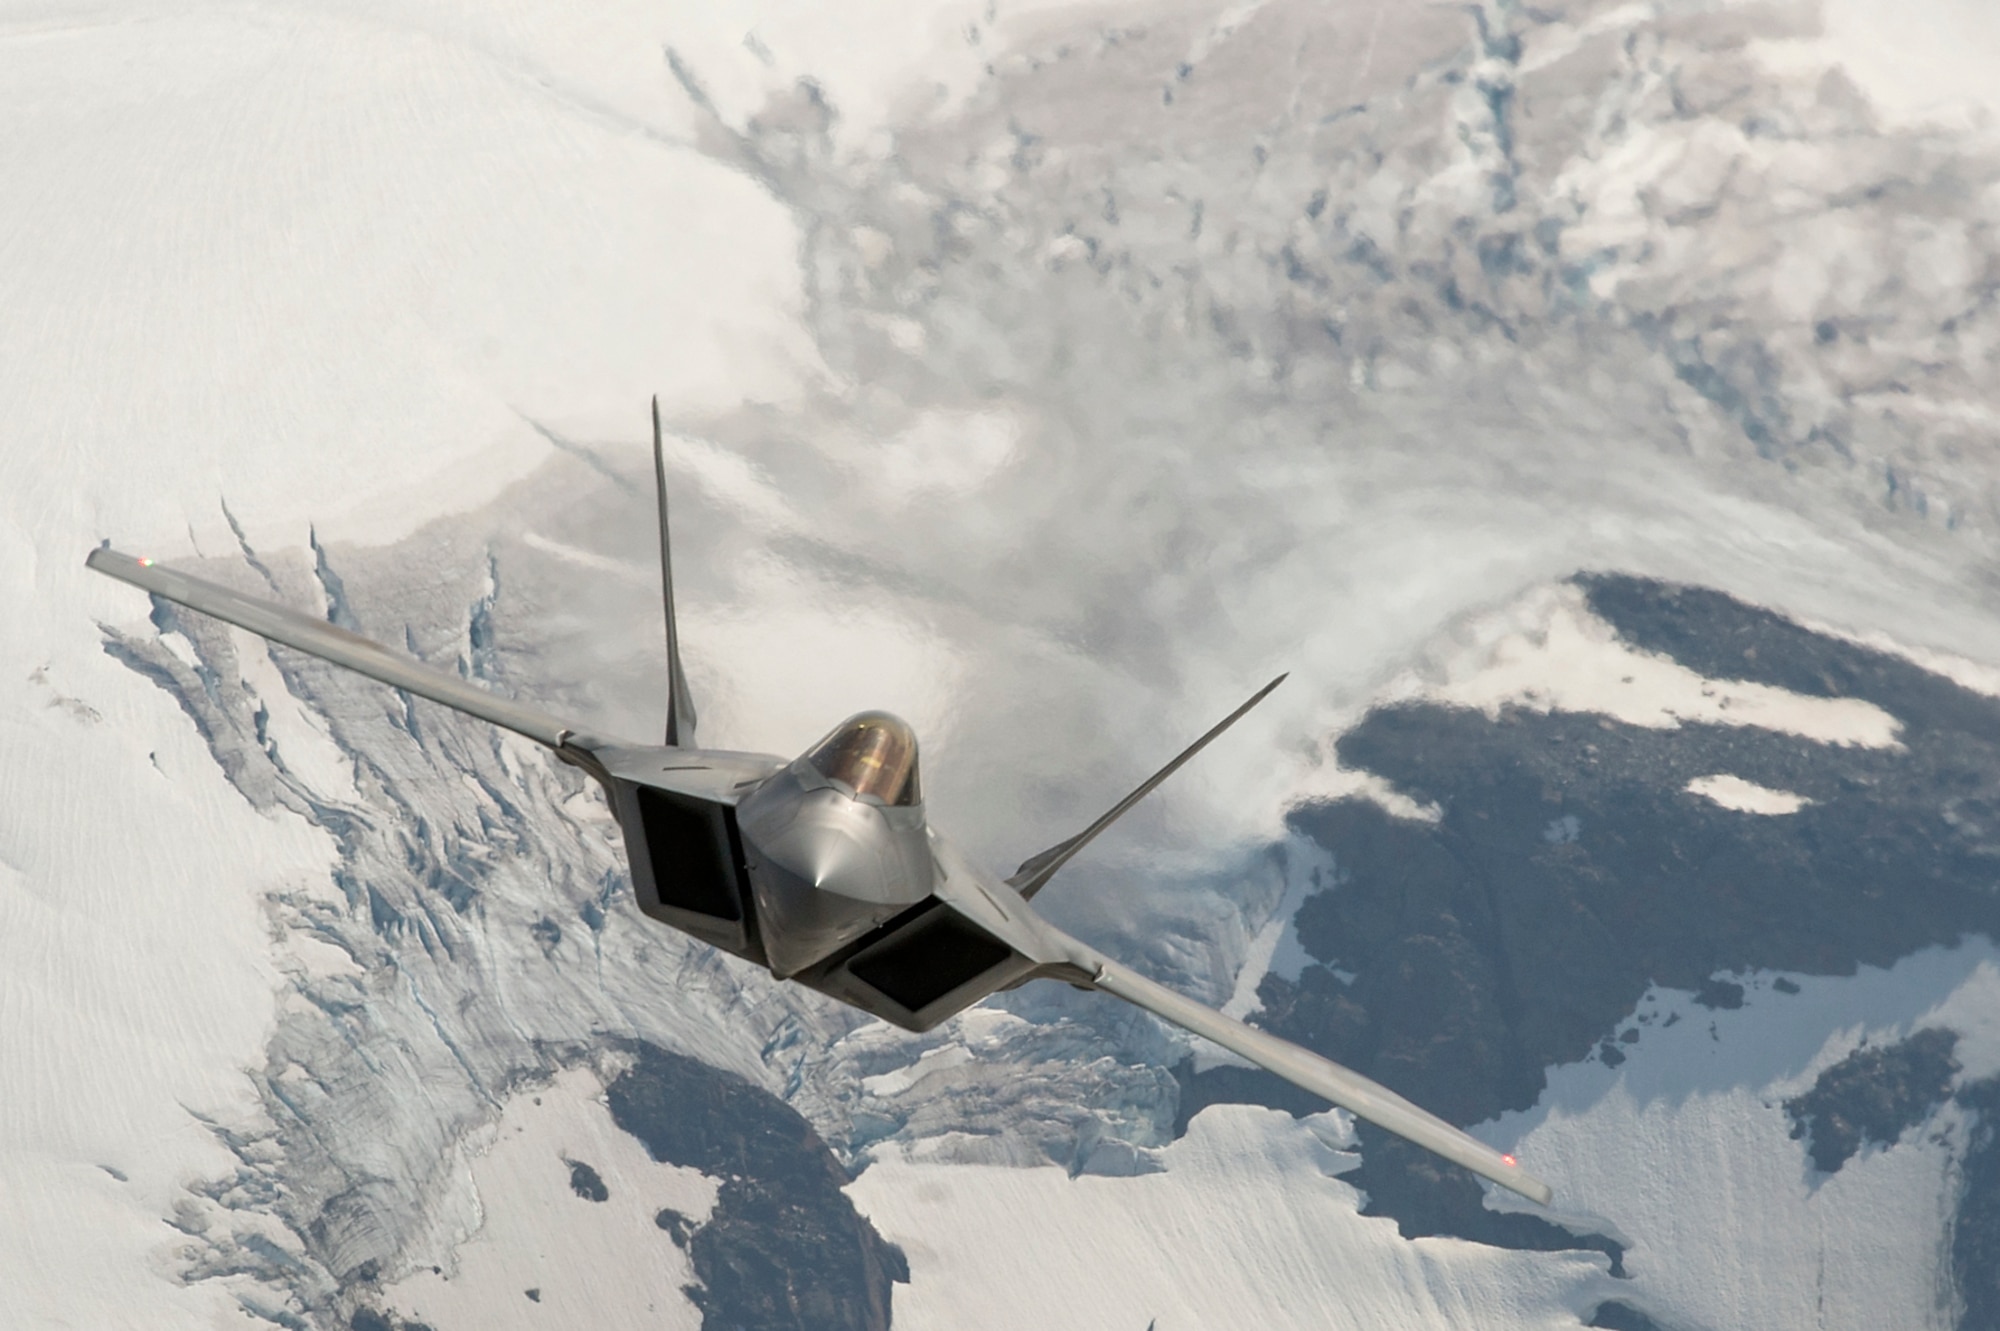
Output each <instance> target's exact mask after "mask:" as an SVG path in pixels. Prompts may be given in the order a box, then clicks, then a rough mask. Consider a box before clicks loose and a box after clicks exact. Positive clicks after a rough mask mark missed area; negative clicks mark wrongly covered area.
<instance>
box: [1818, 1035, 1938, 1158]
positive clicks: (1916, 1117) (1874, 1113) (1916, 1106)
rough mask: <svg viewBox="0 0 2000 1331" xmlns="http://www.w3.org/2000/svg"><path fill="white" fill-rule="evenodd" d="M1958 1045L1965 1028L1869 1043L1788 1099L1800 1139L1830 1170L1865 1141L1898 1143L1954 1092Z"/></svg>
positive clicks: (1865, 1143)
mask: <svg viewBox="0 0 2000 1331" xmlns="http://www.w3.org/2000/svg"><path fill="white" fill-rule="evenodd" d="M1957 1046H1958V1034H1957V1032H1955V1031H1948V1030H1943V1029H1941V1028H1938V1027H1935V1026H1933V1027H1930V1028H1928V1029H1926V1030H1921V1031H1918V1032H1916V1033H1915V1034H1914V1035H1912V1036H1910V1038H1909V1039H1907V1040H1899V1041H1897V1042H1896V1043H1895V1044H1892V1045H1881V1046H1877V1047H1874V1048H1870V1047H1868V1046H1866V1045H1864V1046H1862V1047H1861V1048H1859V1049H1857V1050H1855V1051H1854V1052H1853V1053H1851V1054H1849V1055H1848V1056H1847V1057H1846V1058H1843V1059H1841V1060H1840V1062H1838V1063H1836V1064H1834V1065H1833V1066H1832V1067H1830V1068H1828V1069H1827V1070H1826V1071H1824V1072H1822V1073H1820V1074H1819V1079H1818V1080H1817V1081H1815V1082H1814V1083H1813V1087H1812V1089H1811V1090H1810V1091H1807V1092H1806V1093H1805V1094H1804V1095H1800V1096H1796V1097H1794V1098H1793V1099H1790V1100H1787V1101H1785V1113H1786V1114H1787V1115H1789V1116H1790V1117H1791V1120H1792V1137H1793V1138H1794V1139H1795V1140H1796V1139H1799V1138H1803V1139H1805V1141H1806V1142H1807V1147H1806V1154H1808V1155H1810V1156H1811V1157H1812V1162H1813V1167H1814V1168H1816V1169H1818V1170H1819V1171H1820V1172H1821V1173H1823V1174H1831V1173H1834V1172H1836V1171H1837V1170H1838V1169H1839V1168H1840V1167H1841V1166H1842V1165H1844V1164H1846V1163H1847V1162H1848V1161H1849V1160H1852V1159H1853V1158H1854V1156H1855V1153H1856V1152H1858V1151H1860V1149H1861V1148H1862V1147H1863V1146H1866V1145H1869V1144H1871V1143H1872V1144H1874V1145H1878V1146H1891V1145H1894V1144H1895V1143H1896V1142H1897V1141H1898V1140H1899V1139H1900V1138H1901V1137H1902V1135H1903V1134H1904V1133H1905V1132H1908V1131H1909V1130H1910V1129H1911V1128H1913V1127H1915V1126H1916V1125H1917V1124H1919V1123H1921V1122H1923V1121H1924V1120H1925V1119H1927V1118H1929V1117H1930V1115H1931V1111H1932V1110H1934V1109H1936V1108H1937V1107H1938V1106H1939V1105H1940V1104H1942V1103H1943V1102H1944V1101H1946V1100H1948V1099H1950V1098H1951V1081H1952V1078H1953V1077H1955V1076H1957V1075H1958V1072H1959V1065H1958V1060H1957V1059H1955V1058H1953V1057H1952V1056H1951V1055H1952V1050H1953V1049H1955V1048H1956V1047H1957Z"/></svg>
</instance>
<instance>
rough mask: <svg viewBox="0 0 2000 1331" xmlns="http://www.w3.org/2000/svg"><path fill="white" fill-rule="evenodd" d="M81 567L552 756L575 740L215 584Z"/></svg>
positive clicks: (323, 625) (125, 566) (108, 563)
mask: <svg viewBox="0 0 2000 1331" xmlns="http://www.w3.org/2000/svg"><path fill="white" fill-rule="evenodd" d="M84 563H86V564H88V565H89V566H90V567H91V568H94V569H96V570H97V571H98V572H99V573H105V574H109V575H110V576H111V577H114V578H117V579H118V580H120V581H121V582H129V583H131V584H132V585H133V586H134V587H140V588H143V589H144V590H146V591H149V592H151V593H153V594H154V595H155V596H164V597H165V598H166V599H168V600H169V601H173V602H175V603H177V604H179V605H184V606H186V607H188V608H189V609H190V610H199V611H201V612H202V613H203V614H206V615H214V616H215V617H216V618H217V619H220V620H224V621H226V622H228V623H231V624H234V625H236V626H237V627H238V628H244V629H249V630H250V631H251V632H252V633H255V634H258V635H260V636H262V637H266V638H269V639H270V640H271V641H273V642H281V643H283V644H284V645H285V646H287V647H296V648H298V649H299V650H300V651H302V652H309V653H311V654H312V655H314V656H317V657H321V658H323V659H325V660H328V661H331V662H333V663H334V664H335V665H342V666H346V667H347V668H348V669H349V670H357V671H359V672H361V673H362V674H364V675H366V676H368V677H369V678H370V679H377V680H380V681H382V682H383V683H384V684H393V685H395V686H396V687H397V688H399V689H408V690H409V691H410V692H411V693H414V694H416V695H417V696H418V697H420V698H429V699H430V700H431V701H432V702H438V703H443V704H444V705H445V706H447V707H455V708H457V709H458V710H459V711H461V712H466V713H469V714H471V715H473V716H476V717H479V718H480V719H481V720H485V721H491V722H492V723H493V724H494V725H496V726H499V727H501V728H502V729H504V730H511V731H513V732H514V733H515V734H517V735H525V736H527V737H528V738H529V739H531V740H534V741H535V742H536V743H539V744H546V745H548V746H549V747H550V748H552V749H558V750H559V749H561V748H562V747H563V745H564V743H565V742H566V741H567V740H568V739H569V738H570V737H571V736H573V735H575V734H576V731H575V729H574V728H573V727H571V726H570V725H569V724H567V723H566V722H563V721H560V720H558V719H557V718H555V717H553V716H550V715H549V714H548V713H547V712H543V711H538V710H537V709H535V708H533V707H526V706H523V705H522V704H520V703H517V702H511V701H509V700H508V699H506V698H496V697H494V696H493V695H492V694H490V693H488V692H486V691H485V690H484V689H482V688H479V687H478V686H477V685H474V684H471V683H468V682H467V681H465V680H462V679H457V678H454V677H453V676H451V675H447V674H443V673H442V672H440V671H436V670H433V669H431V668H430V667H429V666H426V665H420V664H419V663H417V662H415V661H412V660H411V659H410V658H409V657H407V656H403V655H401V654H400V653H397V652H392V651H390V650H389V649H388V648H386V647H383V646H381V645H379V644H377V643H374V642H370V641H369V640H368V639H367V638H364V637H362V636H360V635H359V634H356V633H349V632H348V631H347V630H346V629H342V628H336V627H334V626H333V625H332V624H329V623H327V622H326V621H325V620H323V619H314V618H312V617H311V616H308V615H302V614H300V613H299V612H298V611H296V610H288V609H286V608H285V607H284V606H281V605H273V604H272V603H271V602H269V601H260V600H258V599H256V598H255V597H250V596H244V595H241V594H240V593H237V592H233V591H231V590H229V588H227V587H224V586H221V585H219V584H217V583H213V582H206V581H204V580H202V579H200V578H191V577H189V576H188V575H187V574H185V573H176V572H174V571H173V570H172V569H170V568H163V567H162V566H160V565H159V564H156V563H154V562H153V561H152V560H150V559H134V558H133V557H132V556H130V555H124V554H120V553H118V552H117V551H116V550H113V549H111V548H110V547H109V546H101V547H99V548H98V549H96V550H92V551H91V552H90V555H89V557H88V558H87V559H85V560H84Z"/></svg>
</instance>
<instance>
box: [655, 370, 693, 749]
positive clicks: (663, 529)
mask: <svg viewBox="0 0 2000 1331" xmlns="http://www.w3.org/2000/svg"><path fill="white" fill-rule="evenodd" d="M653 485H654V488H655V489H656V490H657V491H658V494H659V505H660V601H661V604H662V607H663V609H664V610H665V613H666V620H667V743H669V744H672V745H676V746H680V747H692V746H693V744H694V727H695V713H694V694H693V693H692V692H690V691H689V689H688V682H687V672H686V671H685V670H683V669H681V634H680V627H679V624H678V623H677V621H676V619H675V616H674V554H673V542H672V541H671V540H670V539H669V538H668V534H667V456H666V451H665V449H664V448H662V446H661V441H660V399H658V398H657V397H656V398H654V399H653Z"/></svg>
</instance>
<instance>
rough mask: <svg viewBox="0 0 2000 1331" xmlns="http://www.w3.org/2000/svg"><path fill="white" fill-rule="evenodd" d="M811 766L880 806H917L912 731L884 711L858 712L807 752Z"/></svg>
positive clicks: (920, 797)
mask: <svg viewBox="0 0 2000 1331" xmlns="http://www.w3.org/2000/svg"><path fill="white" fill-rule="evenodd" d="M806 761H807V762H808V763H811V764H812V767H813V770H814V771H816V772H818V773H819V774H820V775H821V776H823V777H826V778H827V779H828V780H830V781H838V782H839V783H840V784H842V785H844V786H846V787H847V788H848V789H849V790H852V791H853V792H854V793H855V794H856V795H865V796H872V797H873V798H875V799H878V800H881V801H882V802H883V803H884V804H905V805H907V804H921V803H923V798H924V795H923V790H922V788H921V787H920V786H919V784H918V782H917V732H916V731H914V730H912V729H910V725H909V722H907V721H905V720H903V718H901V717H900V716H893V715H891V714H890V713H888V712H861V713H858V714H856V715H854V716H850V717H848V718H847V719H846V720H845V721H842V722H841V723H840V724H839V725H837V726H835V727H834V728H833V732H832V733H831V734H829V735H828V736H827V737H826V738H825V739H823V740H821V741H820V742H819V743H817V744H815V745H813V746H812V747H811V748H810V749H808V750H806Z"/></svg>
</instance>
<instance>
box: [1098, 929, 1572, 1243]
mask: <svg viewBox="0 0 2000 1331" xmlns="http://www.w3.org/2000/svg"><path fill="white" fill-rule="evenodd" d="M1086 952H1088V949H1086ZM1077 960H1078V961H1079V962H1081V961H1083V960H1084V958H1082V957H1079V958H1077ZM1088 960H1089V963H1090V964H1089V965H1086V966H1085V969H1086V970H1091V969H1094V970H1095V972H1096V976H1095V980H1094V984H1095V985H1096V987H1097V988H1099V989H1101V990H1103V991H1104V992H1105V993H1107V994H1110V995H1112V996H1113V997H1116V998H1122V999H1124V1000H1125V1001H1126V1002H1128V1003H1132V1004H1135V1005H1137V1006H1139V1007H1142V1008H1144V1009H1146V1011H1148V1012H1150V1013H1152V1014H1153V1015H1154V1016H1156V1017H1161V1018H1164V1019H1165V1020H1167V1021H1170V1022H1172V1023H1173V1024H1174V1025H1176V1026H1179V1027H1181V1028H1182V1029H1183V1030H1189V1031H1193V1032H1194V1033H1195V1034H1196V1035H1199V1036H1202V1037H1204V1038H1205V1039H1209V1040H1213V1041H1215V1043H1217V1044H1219V1045H1221V1046H1222V1047H1223V1048H1224V1049H1227V1050H1229V1051H1231V1052H1232V1053H1236V1054H1241V1055H1242V1056H1243V1057H1244V1058H1247V1059H1249V1060H1250V1061H1251V1062H1252V1063H1255V1064H1256V1065H1257V1066H1258V1067H1260V1068H1265V1069H1268V1070H1269V1071H1271V1072H1275V1073H1277V1074H1278V1075H1279V1076H1280V1077H1283V1078H1284V1079H1285V1080H1286V1081H1288V1082H1291V1083H1292V1084H1293V1085H1294V1086H1299V1087H1303V1088H1304V1089H1306V1090H1308V1091H1311V1092H1312V1093H1313V1094H1315V1095H1323V1096H1325V1097H1326V1098H1327V1099H1329V1100H1331V1101H1333V1103H1335V1104H1336V1105H1339V1106H1340V1107H1341V1108H1342V1109H1345V1110H1347V1111H1348V1112H1349V1113H1351V1114H1353V1115H1355V1116H1356V1117H1357V1118H1365V1119H1367V1120H1368V1121H1369V1122H1370V1123H1373V1124H1375V1125H1376V1126H1377V1127H1380V1128H1387V1129H1388V1130H1389V1131H1390V1132H1393V1133H1395V1134H1396V1135H1397V1136H1399V1137H1404V1138H1407V1139H1408V1140H1410V1141H1413V1142H1415V1143H1416V1144H1417V1145H1419V1146H1421V1147H1423V1148H1424V1149H1426V1150H1429V1151H1435V1152H1436V1153H1437V1154H1439V1155H1441V1156H1443V1157H1444V1158H1445V1159H1447V1160H1449V1161H1451V1162H1452V1163H1454V1164H1458V1165H1463V1166H1465V1168H1467V1169H1469V1170H1471V1171H1472V1172H1473V1173H1475V1174H1478V1175H1480V1176H1481V1177H1482V1178H1489V1179H1492V1180H1493V1181H1494V1182H1495V1183H1498V1184H1499V1185H1500V1186H1501V1187H1503V1188H1507V1189H1510V1190H1512V1191H1514V1192H1518V1193H1520V1194H1521V1195H1522V1196H1523V1197H1526V1198H1528V1199H1530V1200H1531V1201H1536V1202H1540V1203H1541V1204H1542V1205H1544V1206H1546V1205H1548V1203H1549V1200H1550V1198H1552V1197H1553V1196H1554V1195H1555V1193H1554V1190H1553V1189H1551V1188H1550V1187H1549V1185H1548V1184H1546V1183H1544V1182H1542V1181H1541V1180H1540V1179H1538V1178H1536V1177H1535V1176H1534V1175H1532V1174H1530V1173H1528V1171H1527V1170H1525V1169H1522V1168H1521V1166H1520V1165H1519V1164H1517V1163H1516V1162H1515V1160H1514V1157H1513V1156H1511V1155H1505V1154H1503V1153H1501V1152H1499V1151H1496V1150H1494V1149H1493V1148H1492V1147H1491V1146H1488V1145H1487V1144H1486V1143H1485V1142H1482V1141H1480V1140H1478V1139H1477V1138H1475V1137H1472V1136H1470V1135H1468V1134H1466V1133H1464V1132H1461V1131H1459V1130H1458V1129H1457V1128H1454V1127H1453V1126H1452V1125H1451V1124H1449V1123H1447V1122H1445V1121H1444V1120H1443V1119H1441V1118H1439V1117H1437V1116H1436V1115H1435V1114H1431V1113H1428V1112H1426V1111H1424V1110H1422V1109H1419V1108H1417V1106H1415V1105H1413V1104H1411V1103H1410V1102H1409V1101H1408V1100H1405V1099H1404V1098H1403V1097H1402V1096H1400V1095H1397V1094H1396V1093H1395V1092H1394V1091H1392V1090H1390V1089H1389V1088H1388V1087H1386V1086H1383V1085H1380V1084H1378V1083H1376V1082H1373V1081H1370V1080H1369V1079H1368V1078H1366V1077H1364V1076H1362V1075H1361V1074H1360V1073H1358V1072H1353V1071H1350V1070H1349V1069H1347V1068H1344V1067H1342V1066H1340V1064H1338V1063H1335V1062H1333V1061H1332V1060H1330V1059H1325V1058H1321V1057H1320V1056H1319V1055H1318V1054H1315V1053H1313V1052H1311V1051H1310V1050H1307V1049H1301V1048H1300V1047H1299V1046H1297V1045H1295V1044H1293V1043H1291V1042H1290V1041H1289V1040H1281V1039H1279V1038H1278V1037H1277V1036H1275V1035H1272V1034H1270V1033H1269V1032H1268V1031H1260V1030H1258V1029H1257V1028H1256V1027H1254V1026H1246V1025H1244V1024H1243V1023H1242V1022H1240V1021H1236V1020H1233V1019H1231V1018H1229V1017H1225V1016H1223V1015H1222V1014H1221V1013H1220V1012H1217V1011H1215V1010H1214V1009H1213V1008H1209V1007H1204V1006H1203V1005H1202V1004H1200V1003H1197V1002H1195V1001H1194V1000H1193V999H1191V998H1184V997H1182V996H1181V995H1180V994H1177V993H1175V992H1174V991H1173V990H1171V989H1168V988H1165V987H1164V986H1162V985H1158V984H1155V983H1154V982H1153V981H1151V980H1149V979H1147V978H1146V977H1145V976H1143V975H1141V974H1139V973H1138V972H1137V971H1134V970H1132V969H1130V968H1129V967H1126V966H1121V965H1119V964H1118V963H1117V962H1115V961H1112V960H1111V959H1109V958H1108V957H1104V956H1101V955H1098V954H1096V953H1094V952H1089V953H1088Z"/></svg>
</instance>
